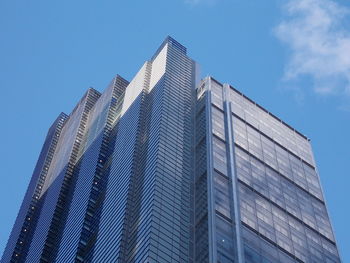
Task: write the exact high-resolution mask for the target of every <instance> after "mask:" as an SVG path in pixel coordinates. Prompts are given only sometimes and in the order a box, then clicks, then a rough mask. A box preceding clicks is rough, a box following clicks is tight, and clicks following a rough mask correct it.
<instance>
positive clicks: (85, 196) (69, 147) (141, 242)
mask: <svg viewBox="0 0 350 263" xmlns="http://www.w3.org/2000/svg"><path fill="white" fill-rule="evenodd" d="M197 76H198V74H197V65H196V63H195V62H194V61H193V60H192V59H191V58H189V57H188V56H187V54H186V48H185V47H184V46H182V45H181V44H179V43H178V42H177V41H175V40H174V39H172V38H171V37H167V38H166V39H165V41H164V42H163V44H162V45H161V46H160V47H159V49H158V50H157V52H156V53H155V55H154V56H153V57H152V58H151V59H150V60H149V61H147V62H145V64H144V65H143V66H142V68H141V69H140V70H139V72H138V73H137V74H136V75H135V77H134V78H133V79H132V80H131V81H130V82H128V81H126V80H125V79H123V78H122V77H120V76H119V75H118V76H116V77H115V78H114V79H113V81H112V82H111V84H110V85H109V87H108V88H107V89H106V90H105V91H104V92H103V93H102V94H101V93H100V92H98V91H96V90H94V89H91V88H90V89H89V90H88V91H87V92H86V94H85V95H84V96H83V98H82V99H81V100H80V101H79V103H78V105H77V106H76V107H75V109H74V110H73V111H72V113H71V114H69V115H66V114H64V113H61V114H60V115H59V116H58V118H57V119H56V120H55V122H54V123H53V124H52V126H51V128H50V129H49V132H48V135H47V137H46V139H45V142H44V145H43V148H42V151H41V153H40V156H39V160H38V162H37V165H36V167H35V170H34V173H33V176H32V179H31V181H30V184H29V187H28V190H27V193H26V195H25V198H24V200H23V203H22V206H21V208H20V211H19V214H18V216H17V219H16V222H15V224H14V227H13V230H12V233H11V235H10V238H9V240H8V243H7V246H6V248H5V252H4V254H3V256H2V260H1V262H3V263H5V262H29V263H33V262H64V263H67V262H120V263H124V262H125V263H129V262H130V263H131V262H142V263H143V262H149V263H151V262H160V263H167V262H169V263H170V262H172V263H174V262H198V263H205V262H208V263H209V262H210V263H234V262H235V263H236V262H238V263H243V262H245V263H253V262H254V263H256V262H264V263H268V262H269V263H277V262H282V263H284V262H286V263H289V262H315V263H316V262H317V263H319V262H340V258H339V254H338V251H337V246H336V242H335V238H334V234H333V231H332V228H331V224H330V221H329V217H328V213H327V209H326V205H325V201H324V198H323V193H322V190H321V186H320V181H319V176H318V174H317V169H316V165H315V161H314V158H313V154H312V150H311V146H310V141H309V139H308V138H306V137H305V136H304V135H302V134H301V133H299V132H298V131H296V130H295V129H294V128H292V127H290V126H289V125H287V124H286V123H285V122H283V121H282V120H280V119H279V118H277V117H276V116H274V115H273V114H272V113H270V112H268V111H267V110H265V109H264V108H263V107H261V106H260V105H258V104H256V103H255V102H253V101H252V100H250V99H249V98H247V97H246V96H245V95H243V94H241V93H240V92H239V91H237V90H236V89H234V88H233V87H231V86H230V85H227V84H221V83H219V82H218V81H216V80H215V79H213V78H211V77H207V78H205V79H203V80H201V81H199V79H198V77H197Z"/></svg>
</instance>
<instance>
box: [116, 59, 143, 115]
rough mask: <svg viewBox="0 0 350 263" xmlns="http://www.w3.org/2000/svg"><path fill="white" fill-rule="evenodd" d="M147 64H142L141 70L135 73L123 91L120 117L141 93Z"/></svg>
mask: <svg viewBox="0 0 350 263" xmlns="http://www.w3.org/2000/svg"><path fill="white" fill-rule="evenodd" d="M147 65H148V62H146V63H145V64H143V66H142V68H141V69H140V70H139V72H137V74H136V76H135V77H134V78H133V80H132V81H131V82H130V83H129V85H128V86H127V88H126V90H125V96H124V102H123V108H122V112H121V115H123V114H124V113H125V112H126V111H127V110H128V109H129V107H130V105H131V104H132V103H133V102H134V100H135V99H136V98H137V96H138V95H139V94H140V93H141V91H142V89H143V88H144V86H145V80H146V71H147Z"/></svg>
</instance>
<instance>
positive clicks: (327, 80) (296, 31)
mask: <svg viewBox="0 0 350 263" xmlns="http://www.w3.org/2000/svg"><path fill="white" fill-rule="evenodd" d="M284 12H285V17H284V19H283V20H282V22H281V23H280V24H279V25H278V26H277V27H276V28H275V34H276V36H277V37H278V38H279V39H280V40H281V41H282V42H284V43H285V44H286V45H287V46H288V47H289V49H290V51H291V53H290V57H289V61H288V63H287V65H286V69H285V75H284V80H286V81H291V80H299V79H301V78H302V77H311V79H312V81H313V83H314V90H315V91H316V92H317V93H319V94H342V95H344V94H348V95H350V31H349V30H350V25H349V24H348V25H346V27H345V23H346V22H349V19H348V18H349V14H350V10H349V9H348V8H346V7H344V6H342V5H340V4H338V3H336V2H334V1H332V0H289V1H287V2H286V4H285V6H284ZM347 19H348V20H347ZM346 20H347V21H346Z"/></svg>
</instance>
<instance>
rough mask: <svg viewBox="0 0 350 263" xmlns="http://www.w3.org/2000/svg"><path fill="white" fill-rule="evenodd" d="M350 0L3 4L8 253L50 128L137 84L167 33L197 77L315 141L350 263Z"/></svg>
mask: <svg viewBox="0 0 350 263" xmlns="http://www.w3.org/2000/svg"><path fill="white" fill-rule="evenodd" d="M349 9H350V3H349V2H348V1H345V0H343V1H341V0H339V1H336V0H270V1H261V0H188V1H186V0H147V1H133V0H128V1H116V0H110V1H106V0H101V1H91V0H84V1H82V0H76V1H67V0H61V1H44V0H34V1H19V0H1V1H0V88H1V103H0V112H1V117H2V119H1V129H0V140H1V142H0V145H1V147H0V157H1V158H0V160H1V191H0V202H1V214H0V253H1V254H2V251H3V249H4V246H5V244H6V241H7V238H8V236H9V233H10V230H11V228H12V225H13V223H14V221H15V217H16V215H17V212H18V209H19V206H20V204H21V202H22V198H23V196H24V193H25V190H26V187H27V185H28V182H29V179H30V177H31V173H32V171H33V169H34V166H35V163H36V160H37V157H38V154H39V152H40V149H41V146H42V143H43V140H44V138H45V135H46V132H47V129H48V127H49V126H50V124H51V123H52V121H53V120H54V119H55V118H56V116H57V115H58V114H59V113H60V112H61V111H64V112H66V113H69V112H70V111H71V110H72V109H73V107H74V106H75V103H76V102H77V101H78V100H79V99H80V97H81V96H82V95H83V93H84V92H85V90H86V89H87V88H88V87H90V86H92V87H94V88H96V89H98V90H103V89H104V88H105V87H106V86H107V84H108V83H109V81H110V80H111V79H112V78H113V76H114V75H115V74H117V73H118V74H120V75H122V76H124V77H125V78H127V79H129V80H130V79H131V78H132V76H133V75H134V74H135V73H136V72H137V70H138V69H139V67H140V66H141V65H142V64H143V62H144V61H145V60H146V59H149V58H150V56H151V55H152V53H153V52H154V51H155V50H156V48H157V47H158V46H159V45H160V43H161V42H162V41H163V39H164V38H165V36H167V35H171V36H173V37H174V38H175V39H177V40H178V41H179V42H181V43H182V44H183V45H185V46H186V47H187V48H188V53H189V55H190V56H191V57H192V58H194V59H195V60H196V61H197V62H198V63H200V65H201V69H202V76H206V75H212V76H214V77H215V78H216V79H218V80H219V81H221V82H226V83H230V84H231V85H233V86H235V87H236V88H237V89H239V90H241V91H242V92H243V93H245V94H246V95H248V96H249V97H250V98H252V99H253V100H255V101H257V102H258V103H259V104H261V105H263V106H264V107H265V108H267V109H269V110H270V111H271V112H273V113H274V114H276V115H277V116H279V117H280V118H281V119H283V120H285V121H286V122H287V123H289V124H290V125H292V126H293V127H295V128H296V129H298V130H299V131H301V132H302V133H304V134H306V135H307V136H308V137H310V138H311V140H312V145H313V149H314V153H315V158H316V161H317V163H318V169H319V172H320V176H321V181H322V183H323V188H324V192H325V196H326V199H327V201H328V208H329V212H330V217H331V219H332V222H333V226H334V229H335V234H336V238H337V241H338V244H339V246H340V250H341V255H342V257H343V260H344V262H350V247H349V246H350V245H349V244H350V227H349V218H350V209H349V208H350V206H349V201H350V198H349V192H350V190H349V189H350V176H349V161H350V160H349V158H350V139H349V138H350V136H349V134H350V82H349V80H350V32H349V31H348V30H349V28H350V26H349V24H350V23H349V21H350V13H349Z"/></svg>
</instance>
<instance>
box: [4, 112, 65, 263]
mask: <svg viewBox="0 0 350 263" xmlns="http://www.w3.org/2000/svg"><path fill="white" fill-rule="evenodd" d="M67 118H68V116H67V115H66V114H64V113H61V114H60V115H59V116H58V117H57V119H56V120H55V122H54V123H53V124H52V126H51V128H50V129H49V131H48V134H47V136H46V139H45V142H44V145H43V148H42V150H41V152H40V155H39V159H38V162H37V164H36V166H35V169H34V172H33V176H32V179H31V181H30V183H29V187H28V190H27V192H26V195H25V197H24V200H23V203H22V206H21V208H20V212H19V213H18V216H17V219H16V222H15V225H14V227H13V230H12V233H11V236H10V239H9V241H8V243H7V246H6V248H5V251H4V255H3V257H2V262H23V261H24V260H25V258H26V255H27V253H28V248H29V244H30V242H31V238H32V236H33V233H34V231H35V228H36V224H37V219H38V215H39V214H40V211H41V204H42V202H43V198H44V197H42V188H43V185H44V183H45V180H46V177H47V171H48V169H49V168H50V164H51V161H52V157H53V155H54V152H55V149H56V146H57V142H58V139H59V137H60V134H61V130H62V128H63V125H64V124H65V122H66V120H67Z"/></svg>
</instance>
